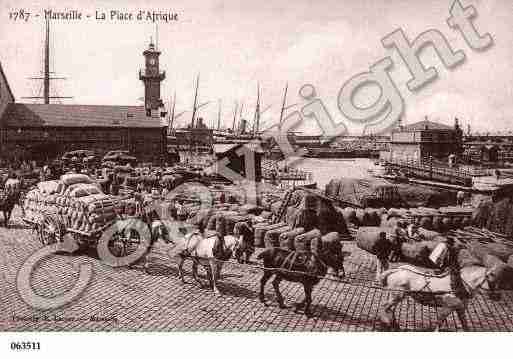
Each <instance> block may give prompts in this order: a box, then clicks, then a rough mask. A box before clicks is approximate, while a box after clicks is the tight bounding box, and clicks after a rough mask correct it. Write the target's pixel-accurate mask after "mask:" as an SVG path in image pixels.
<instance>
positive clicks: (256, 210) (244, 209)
mask: <svg viewBox="0 0 513 359" xmlns="http://www.w3.org/2000/svg"><path fill="white" fill-rule="evenodd" d="M261 212H262V208H261V207H258V206H256V205H254V204H244V205H242V206H240V208H239V213H240V214H254V215H257V216H258V215H259V214H260V213H261Z"/></svg>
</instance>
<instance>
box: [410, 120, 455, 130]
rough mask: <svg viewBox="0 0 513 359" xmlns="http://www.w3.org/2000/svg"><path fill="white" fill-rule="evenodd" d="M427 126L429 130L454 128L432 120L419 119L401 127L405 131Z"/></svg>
mask: <svg viewBox="0 0 513 359" xmlns="http://www.w3.org/2000/svg"><path fill="white" fill-rule="evenodd" d="M426 126H427V129H429V130H445V131H447V130H454V128H453V127H451V126H447V125H444V124H443V123H438V122H433V121H428V120H424V121H419V122H415V123H411V124H409V125H405V126H404V127H403V129H404V130H407V131H419V130H425V129H426Z"/></svg>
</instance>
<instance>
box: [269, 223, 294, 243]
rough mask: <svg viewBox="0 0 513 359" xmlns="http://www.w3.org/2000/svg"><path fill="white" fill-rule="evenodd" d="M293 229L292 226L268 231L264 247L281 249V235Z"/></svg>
mask: <svg viewBox="0 0 513 359" xmlns="http://www.w3.org/2000/svg"><path fill="white" fill-rule="evenodd" d="M291 229H292V227H290V226H283V227H280V228H276V229H272V230H270V231H267V233H266V234H265V237H264V245H265V247H266V248H271V247H279V246H280V235H281V234H282V233H285V232H288V231H290V230H291Z"/></svg>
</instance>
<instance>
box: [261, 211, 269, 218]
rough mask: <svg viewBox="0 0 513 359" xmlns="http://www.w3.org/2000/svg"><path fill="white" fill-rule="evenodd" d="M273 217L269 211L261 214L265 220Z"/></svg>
mask: <svg viewBox="0 0 513 359" xmlns="http://www.w3.org/2000/svg"><path fill="white" fill-rule="evenodd" d="M271 216H272V213H271V212H269V211H262V213H260V217H262V218H263V219H270V218H271Z"/></svg>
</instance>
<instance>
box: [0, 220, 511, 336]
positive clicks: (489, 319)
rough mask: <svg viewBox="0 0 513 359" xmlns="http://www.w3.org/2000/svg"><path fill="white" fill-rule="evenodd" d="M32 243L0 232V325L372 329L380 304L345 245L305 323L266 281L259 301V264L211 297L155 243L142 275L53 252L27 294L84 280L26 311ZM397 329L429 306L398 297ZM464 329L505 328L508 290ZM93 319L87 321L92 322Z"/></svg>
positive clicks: (475, 308) (234, 275)
mask: <svg viewBox="0 0 513 359" xmlns="http://www.w3.org/2000/svg"><path fill="white" fill-rule="evenodd" d="M39 248H41V245H40V244H39V243H38V242H37V240H36V237H35V235H34V234H33V233H31V231H30V230H29V229H27V228H25V227H24V226H23V224H22V223H21V221H20V220H19V217H18V216H16V213H15V216H14V218H13V219H12V220H11V228H9V229H5V228H1V229H0V297H1V301H0V330H4V331H5V330H10V331H29V330H30V331H57V330H59V331H62V330H64V331H156V330H158V331H263V330H272V331H373V330H379V324H378V322H377V321H376V316H377V311H378V307H379V305H380V304H381V303H382V302H383V301H384V300H385V299H386V298H387V293H386V292H384V291H383V290H381V289H380V288H378V287H375V286H374V283H373V282H372V279H373V270H374V266H373V262H372V258H371V257H370V256H369V255H367V254H366V253H365V252H363V251H360V250H358V249H357V248H355V246H354V244H353V243H350V242H346V243H344V249H345V250H346V251H349V252H350V253H351V255H350V256H349V257H348V258H347V265H346V273H347V277H346V279H345V280H344V282H335V281H331V280H322V281H321V282H320V284H319V285H317V286H316V287H315V290H314V293H313V297H314V303H313V312H314V316H313V317H312V318H310V319H308V318H306V317H305V316H304V315H302V314H296V313H294V311H293V310H292V309H279V308H278V306H277V304H276V301H275V296H274V292H273V290H272V286H271V284H270V283H268V288H267V290H266V295H267V299H268V301H269V302H270V305H269V306H267V307H266V306H264V305H263V304H261V303H260V302H259V301H258V290H259V279H260V276H261V271H260V270H259V269H258V268H252V267H241V266H239V265H237V264H227V265H226V266H225V267H224V269H223V277H222V279H221V284H220V289H221V290H222V292H223V293H224V294H223V295H222V296H220V297H215V296H214V295H213V294H212V292H211V291H210V290H208V289H202V288H200V287H198V286H197V285H196V284H192V278H191V277H190V272H189V270H190V266H186V274H187V280H188V281H190V282H191V284H182V283H181V281H180V280H179V278H178V273H177V269H176V263H175V262H174V261H173V260H171V259H169V258H167V257H166V255H165V253H166V247H165V246H164V245H157V246H156V247H155V248H154V249H153V250H152V252H151V253H150V256H149V263H150V266H149V269H148V273H146V272H145V271H143V270H142V268H141V267H135V268H126V267H125V268H112V267H109V266H107V265H104V264H102V263H101V262H100V261H99V260H98V259H97V258H95V257H94V255H93V254H89V255H79V256H70V255H54V256H51V257H49V258H48V259H45V260H44V261H43V262H42V263H41V265H40V266H39V267H37V269H36V270H35V271H34V272H33V277H32V284H33V287H34V288H35V290H36V292H37V293H38V294H40V295H44V296H55V295H58V294H60V293H63V292H64V291H66V290H69V289H70V288H72V287H73V285H74V283H75V282H76V280H77V278H78V270H77V269H78V267H79V266H80V265H82V264H90V265H91V266H92V268H93V276H92V279H91V281H90V283H89V284H88V286H87V288H86V290H85V291H84V292H83V294H82V295H81V296H80V297H78V299H76V300H75V301H73V302H72V303H70V304H68V305H67V306H65V307H64V308H60V309H56V310H48V311H39V310H35V309H32V308H31V307H29V306H28V305H27V304H25V303H24V302H23V301H22V300H21V297H20V295H19V293H18V291H17V289H16V285H15V284H16V276H17V272H18V269H19V268H20V267H21V264H22V263H23V261H24V260H25V259H26V258H28V257H29V256H30V255H31V254H32V253H34V252H35V251H36V250H37V249H39ZM281 288H282V293H283V295H284V297H285V300H286V304H288V305H291V304H293V303H294V302H298V301H301V300H302V296H303V291H302V287H300V286H299V285H297V284H292V283H286V282H282V284H281ZM396 313H397V315H398V318H399V319H400V325H401V327H402V328H403V329H405V330H411V331H419V330H420V331H422V330H429V328H430V327H432V326H433V325H434V321H435V318H436V313H435V311H434V309H431V308H428V307H423V306H421V305H419V304H414V303H413V302H412V301H411V300H405V301H404V302H403V303H402V304H401V305H400V306H399V307H398V309H397V312H396ZM467 315H468V319H469V322H470V323H469V324H470V326H471V328H470V329H471V330H474V331H509V330H512V329H513V295H511V294H509V293H506V294H504V295H503V298H502V299H501V301H499V302H492V301H489V300H487V299H485V298H484V297H482V296H477V297H476V298H474V299H473V300H472V301H471V302H470V305H469V306H468V309H467ZM92 317H95V318H92ZM446 330H450V331H454V330H461V324H460V322H459V321H458V320H457V319H456V317H452V316H451V317H449V320H448V322H447V325H446Z"/></svg>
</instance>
